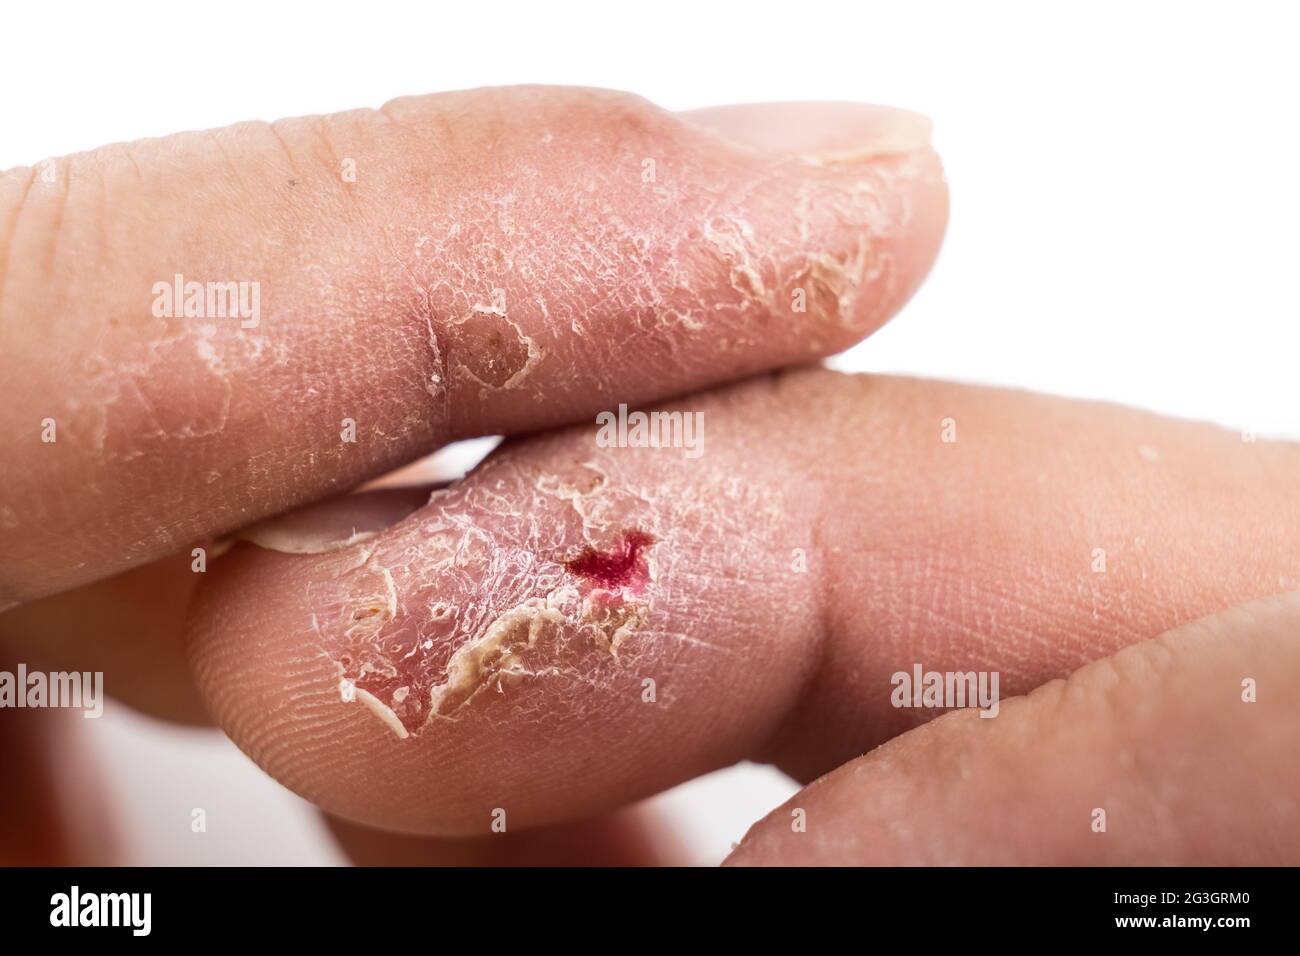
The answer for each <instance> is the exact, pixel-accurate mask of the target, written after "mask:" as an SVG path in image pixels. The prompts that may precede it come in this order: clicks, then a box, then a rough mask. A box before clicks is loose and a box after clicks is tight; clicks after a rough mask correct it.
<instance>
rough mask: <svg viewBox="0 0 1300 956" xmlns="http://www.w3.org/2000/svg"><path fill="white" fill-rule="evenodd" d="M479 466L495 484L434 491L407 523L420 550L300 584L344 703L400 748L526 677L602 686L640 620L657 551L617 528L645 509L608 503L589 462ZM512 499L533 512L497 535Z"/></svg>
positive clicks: (370, 553) (345, 565)
mask: <svg viewBox="0 0 1300 956" xmlns="http://www.w3.org/2000/svg"><path fill="white" fill-rule="evenodd" d="M485 467H486V470H487V473H488V474H489V475H495V476H497V478H499V480H480V481H477V482H467V483H464V484H461V485H458V486H454V487H451V488H448V489H445V490H444V491H441V492H438V493H435V495H434V496H433V499H432V500H431V502H430V505H429V507H428V508H426V509H425V511H424V512H421V513H420V514H419V515H418V516H416V517H415V518H414V519H413V520H414V521H415V527H417V528H418V529H419V532H418V534H419V535H420V537H419V545H418V547H413V548H412V547H406V548H402V549H398V550H394V549H388V548H385V547H384V546H383V545H382V544H379V545H376V544H374V543H371V542H366V543H363V544H360V545H358V546H356V547H351V548H346V549H344V550H342V551H339V552H337V554H336V556H335V557H334V558H333V560H334V562H335V573H334V576H333V577H332V579H327V578H317V579H316V580H315V581H313V582H312V584H311V585H309V592H308V598H309V601H310V604H311V606H312V609H313V611H312V613H313V627H314V631H315V634H316V637H317V640H316V643H317V645H318V646H319V647H320V648H321V650H322V652H324V653H326V654H328V655H329V657H330V658H331V659H332V660H333V661H334V662H335V664H336V666H337V668H338V680H339V695H340V700H341V701H342V702H343V703H347V704H353V703H358V702H359V703H362V704H364V705H365V706H366V708H367V709H368V710H369V711H370V712H372V713H373V714H375V715H376V716H377V717H378V718H379V719H380V720H381V721H382V722H383V723H384V724H385V725H386V726H388V727H389V729H391V730H392V731H393V732H394V733H395V734H396V736H398V737H399V738H407V737H414V736H418V735H420V734H421V733H422V732H423V731H424V730H425V729H426V728H427V727H428V726H429V724H430V723H432V722H435V721H438V720H445V719H453V720H454V719H457V718H458V717H459V716H461V715H462V712H463V711H464V708H466V707H467V706H468V705H470V704H471V702H473V701H474V700H475V699H476V698H478V697H479V696H480V695H481V694H482V693H483V692H484V691H489V690H491V691H495V692H497V693H502V694H504V693H506V692H507V691H508V690H509V688H510V687H511V686H513V685H516V684H518V683H519V682H521V681H523V680H527V679H530V678H539V677H559V678H562V679H565V680H570V681H573V682H575V683H578V684H587V685H598V684H602V683H603V682H605V681H606V680H608V679H610V674H609V673H608V672H607V668H608V666H609V665H610V664H611V663H612V664H616V665H619V666H622V665H623V663H624V662H622V661H620V660H619V652H620V649H621V648H626V646H627V644H628V642H629V641H631V640H632V639H633V637H634V635H635V634H636V633H637V632H638V631H640V630H641V629H642V628H643V627H644V626H645V624H646V623H647V621H648V620H649V616H650V606H651V600H652V582H653V577H654V569H653V565H652V563H651V561H650V558H649V553H648V552H649V550H650V549H651V548H652V547H653V546H654V544H655V542H656V541H657V538H656V536H655V534H652V533H651V532H650V531H648V530H643V527H642V525H641V522H640V520H639V518H638V520H637V521H636V522H635V523H632V522H630V521H629V520H628V519H629V518H632V517H635V516H637V515H644V514H645V504H646V503H645V502H644V501H642V500H641V499H639V498H636V497H632V496H629V495H628V494H627V493H625V492H618V493H614V492H612V491H611V489H610V488H609V487H608V483H607V479H606V477H605V475H604V473H603V471H602V469H601V468H600V467H599V466H597V465H596V464H595V463H593V462H577V463H574V465H573V466H572V469H571V470H568V469H565V470H563V471H562V472H560V473H550V472H548V473H539V472H536V471H532V470H527V469H520V468H517V467H514V465H513V463H512V462H511V459H510V456H509V454H508V453H504V454H501V455H499V456H497V457H496V458H495V459H494V461H493V462H492V463H490V464H488V465H487V466H485ZM516 494H524V495H526V496H527V500H528V501H529V506H528V507H526V508H520V509H519V510H516V511H513V512H512V513H510V514H507V515H505V519H506V520H505V527H493V526H494V525H499V524H500V522H501V517H502V511H501V508H502V504H503V502H505V501H508V500H511V497H513V496H514V495H516ZM467 515H468V516H472V517H467ZM616 522H617V523H616ZM620 526H621V527H620ZM647 527H652V525H647ZM574 542H580V543H581V544H580V545H579V546H575V544H574ZM594 543H600V544H601V545H602V547H596V546H595V544H594Z"/></svg>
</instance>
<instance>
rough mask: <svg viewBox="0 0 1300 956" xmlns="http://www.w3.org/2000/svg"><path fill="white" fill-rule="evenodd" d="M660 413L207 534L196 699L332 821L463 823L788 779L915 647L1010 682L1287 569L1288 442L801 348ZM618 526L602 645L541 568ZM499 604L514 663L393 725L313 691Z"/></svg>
mask: <svg viewBox="0 0 1300 956" xmlns="http://www.w3.org/2000/svg"><path fill="white" fill-rule="evenodd" d="M667 407H675V408H680V409H682V410H685V411H699V412H702V413H703V415H704V419H703V420H704V422H705V428H704V434H705V450H704V454H703V455H702V456H701V457H700V458H699V459H697V460H694V461H692V460H689V459H686V458H685V456H684V454H683V453H682V450H681V449H654V448H649V449H641V448H598V447H596V445H595V441H594V437H595V429H594V427H593V426H587V427H577V428H574V429H571V430H568V431H565V432H560V433H556V434H551V435H546V436H540V437H537V438H533V439H529V440H526V441H521V442H515V443H508V444H507V445H506V446H504V447H503V448H502V449H501V450H500V451H499V452H498V453H497V454H496V455H494V456H493V457H492V458H490V459H489V460H488V462H486V463H485V465H484V466H482V467H481V468H480V469H479V470H478V471H476V472H475V473H474V474H472V475H471V476H470V477H469V478H468V479H467V480H466V481H465V482H463V483H461V484H459V485H456V486H453V487H451V488H449V489H446V490H445V491H443V492H440V493H439V494H438V495H436V496H435V497H434V499H433V501H431V503H430V504H429V505H428V506H426V507H425V508H422V509H420V510H419V511H417V512H415V513H414V514H412V515H411V516H409V517H408V518H406V519H405V520H404V521H402V522H400V523H399V524H397V525H396V526H394V527H393V528H391V529H389V530H388V531H387V532H385V533H384V534H382V535H380V536H379V537H378V538H377V539H375V540H374V541H372V542H369V543H368V544H367V546H366V548H365V549H364V551H362V550H357V549H345V550H343V551H339V552H334V553H332V554H328V555H317V556H301V555H299V556H293V555H287V554H276V553H271V552H266V551H263V550H259V549H255V548H252V547H250V546H241V547H239V548H236V549H235V550H233V551H232V552H230V553H229V554H228V555H226V556H225V557H224V558H223V559H222V560H221V561H220V562H218V564H217V565H216V566H215V567H214V568H213V569H212V570H211V571H210V572H209V574H208V575H206V576H205V580H204V582H203V584H202V586H201V588H200V591H199V594H198V596H197V601H196V606H195V608H194V613H193V616H192V617H191V640H192V646H193V653H194V658H195V667H196V673H197V676H198V680H199V684H200V688H201V689H202V691H203V693H204V694H205V697H206V699H207V700H208V702H209V705H210V707H211V710H212V713H213V714H214V716H215V718H216V719H217V720H218V721H219V722H220V723H221V725H222V726H223V727H224V728H225V729H226V730H227V731H228V733H229V734H230V735H231V737H232V738H233V739H234V740H235V742H236V743H237V744H239V745H240V746H241V747H242V748H243V749H244V750H245V751H246V752H248V753H249V755H250V756H252V757H253V759H255V760H256V761H258V762H259V763H260V764H261V765H262V766H263V767H264V768H265V769H267V770H268V772H270V773H271V774H272V775H274V776H275V777H276V778H277V779H279V780H280V781H281V782H283V783H285V784H286V785H287V786H289V787H290V788H292V789H294V790H296V791H297V792H299V793H301V794H303V795H304V796H306V797H307V798H308V799H311V800H313V801H314V802H316V803H318V804H320V805H322V806H323V807H325V808H326V809H328V810H330V811H331V812H334V813H336V814H339V815H342V816H346V817H350V818H354V819H358V820H362V821H369V822H372V823H376V824H382V825H384V826H387V827H390V828H394V829H402V830H409V831H411V832H423V833H429V834H442V835H470V834H482V833H484V832H485V831H486V828H487V826H488V824H489V822H490V813H491V811H492V809H493V808H496V807H503V808H506V809H507V810H508V812H509V815H510V820H511V825H512V826H518V827H527V826H533V825H538V824H542V823H549V822H556V821H562V820H569V819H574V818H577V817H581V816H587V815H590V814H593V813H596V812H598V811H601V810H605V809H609V808H612V807H615V806H619V805H622V804H624V803H627V802H629V801H631V800H634V799H636V798H638V797H641V796H644V795H647V794H650V793H654V792H656V791H658V790H661V789H663V788H665V787H668V786H671V785H673V784H674V783H677V782H680V781H682V780H685V779H689V778H691V777H693V776H696V775H698V774H700V773H703V772H706V771H708V770H711V769H714V768H717V767H720V766H725V765H728V764H730V763H733V762H735V761H737V760H740V759H744V758H759V759H767V760H771V761H774V762H775V763H777V764H778V765H779V766H781V767H783V768H785V769H787V770H789V771H790V772H792V773H793V774H795V775H796V776H798V777H801V778H804V779H810V778H812V777H815V776H817V775H820V774H822V773H825V772H827V771H829V770H831V769H833V768H834V767H835V766H837V765H839V764H841V763H843V762H844V761H846V760H849V759H852V758H854V757H856V756H858V755H859V754H862V753H863V752H865V751H866V750H868V749H870V748H871V747H874V746H876V745H878V744H880V743H882V742H883V741H885V740H886V739H888V738H890V737H892V736H894V735H896V734H899V733H902V732H904V731H906V730H908V729H909V728H911V727H912V726H914V725H916V724H917V723H919V722H921V721H924V720H925V719H926V718H927V717H930V716H933V714H930V713H925V712H918V711H911V710H896V709H894V708H892V707H891V706H890V704H889V699H890V692H891V691H892V689H893V688H892V685H891V684H890V681H889V676H890V675H891V674H892V673H893V672H895V671H897V670H900V669H910V668H911V666H912V664H913V663H915V662H918V661H919V662H921V663H923V665H924V666H925V668H926V669H929V670H940V671H943V670H962V671H965V670H998V671H999V672H1000V673H1001V693H1002V694H1003V696H1004V697H1007V696H1011V695H1015V694H1021V693H1025V692H1028V691H1029V690H1031V689H1032V688H1034V687H1036V686H1038V685H1041V684H1043V683H1045V682H1046V681H1049V680H1052V679H1054V678H1059V677H1063V676H1065V675H1066V674H1068V673H1070V672H1071V671H1072V670H1074V669H1075V668H1077V667H1078V666H1080V665H1081V664H1083V663H1085V662H1087V661H1089V660H1095V659H1097V658H1099V657H1102V656H1104V655H1106V654H1109V653H1111V652H1114V651H1116V650H1118V649H1119V648H1121V647H1124V646H1126V645H1128V644H1132V643H1134V642H1137V641H1140V640H1143V639H1146V638H1149V637H1151V636H1153V635H1156V634H1160V633H1162V632H1164V631H1166V630H1169V629H1170V628H1172V627H1176V626H1178V625H1179V624H1182V623H1185V622H1187V621H1190V620H1193V619H1195V618H1198V617H1201V616H1204V615H1206V614H1209V613H1213V612H1215V611H1218V610H1221V609H1223V608H1225V607H1228V606H1231V605H1233V604H1237V603H1240V602H1242V601H1245V600H1248V599H1251V598H1256V597H1260V596H1263V595H1266V594H1270V593H1274V592H1277V591H1280V590H1286V589H1288V588H1292V587H1295V585H1296V583H1297V582H1300V554H1297V552H1296V548H1295V544H1294V543H1295V541H1296V539H1297V532H1298V531H1300V495H1298V494H1297V493H1296V492H1297V491H1298V490H1300V450H1298V449H1297V447H1296V446H1293V445H1287V444H1274V443H1267V442H1255V443H1246V442H1243V441H1242V440H1241V436H1240V435H1237V434H1235V433H1230V432H1226V431H1223V430H1220V429H1217V428H1213V427H1209V426H1205V425H1198V424H1192V423H1186V422H1178V421H1171V420H1168V419H1162V418H1159V417H1157V416H1153V415H1149V414H1145V413H1141V412H1137V411H1132V410H1128V409H1124V408H1119V407H1115V406H1109V405H1101V404H1096V403H1085V402H1071V401H1066V400H1061V399H1054V398H1047V397H1043V396H1036V395H1029V394H1024V393H1017V392H1010V391H1003V390H997V389H984V388H973V387H965V386H959V385H948V384H942V383H934V382H920V381H914V380H907V379H889V378H874V377H869V376H843V375H837V374H834V373H830V372H826V371H822V370H809V371H800V372H795V373H790V374H787V375H779V376H773V377H768V378H765V379H761V380H758V381H755V382H751V383H748V384H746V385H743V386H739V387H735V388H731V389H726V390H722V391H718V392H715V393H712V394H709V395H703V396H698V397H696V398H694V399H690V400H686V401H684V402H679V403H676V405H672V406H667ZM945 419H952V420H953V421H954V422H955V426H956V429H957V431H956V438H957V440H956V441H955V442H945V441H943V440H942V439H943V431H944V428H945ZM810 422H815V423H817V425H816V427H812V426H810V424H809V423H810ZM757 448H764V449H765V451H764V453H762V454H755V449H757ZM1207 462H1213V467H1207V465H1206V463H1207ZM629 528H636V529H639V530H642V531H645V532H648V533H649V534H650V535H651V536H652V537H653V539H654V541H655V543H654V544H653V546H651V547H649V548H648V549H647V550H646V556H647V559H648V561H649V563H650V583H649V584H648V585H647V587H646V591H645V593H644V594H642V595H635V594H632V595H626V594H622V595H616V596H615V598H614V600H613V604H614V605H615V606H620V607H623V608H624V609H627V608H633V609H638V608H639V610H637V611H636V614H637V615H641V616H640V617H636V615H633V617H634V619H635V620H636V621H637V623H636V626H635V627H634V628H633V630H632V632H631V634H629V635H626V636H625V638H624V639H623V640H622V641H621V643H618V646H617V648H616V650H617V654H614V653H611V650H610V646H609V645H610V643H611V642H610V641H609V638H610V636H611V635H610V631H611V630H612V628H609V627H604V628H603V629H602V627H601V626H597V627H595V628H593V627H591V626H590V625H591V620H590V619H589V618H588V617H587V616H586V615H585V612H584V610H583V609H584V608H586V607H588V604H586V603H584V602H583V600H582V598H583V597H591V594H590V592H589V591H584V588H587V587H589V583H584V582H583V581H581V580H574V579H573V576H572V575H569V574H568V573H567V571H566V569H565V566H564V565H565V562H566V561H570V560H572V559H573V558H574V557H575V556H576V555H578V554H580V553H581V552H582V550H583V549H584V548H585V547H588V546H591V547H595V548H598V549H600V550H603V551H614V550H616V549H617V546H618V543H619V542H620V540H621V535H622V534H623V533H624V531H626V530H627V529H629ZM1098 548H1101V549H1104V551H1105V556H1106V566H1105V571H1104V573H1098V572H1097V571H1096V570H1095V567H1096V564H1095V562H1096V560H1097V557H1096V549H1098ZM800 552H802V555H803V561H805V562H806V570H804V571H801V570H799V567H800V558H799V555H800ZM569 587H574V588H576V589H577V591H578V598H579V599H578V600H572V599H570V600H566V599H565V598H564V595H565V594H566V593H567V592H566V588H569ZM548 598H549V599H550V600H548ZM593 606H600V607H604V606H605V605H593ZM447 607H452V608H456V609H458V610H457V613H458V614H460V615H463V616H460V617H450V616H448V615H447V613H446V612H445V610H442V609H445V608H447ZM521 608H522V609H523V610H521ZM358 612H359V613H358ZM503 621H504V622H506V623H507V624H508V625H510V626H509V627H507V628H506V629H505V631H506V633H508V634H510V635H512V638H511V641H510V642H507V643H508V646H510V647H511V648H513V649H514V650H515V651H517V655H515V656H514V657H511V658H510V659H508V660H506V661H505V662H504V663H503V664H502V666H500V667H498V668H496V669H493V667H492V666H491V664H492V662H491V661H488V664H489V666H487V667H486V668H485V670H484V672H483V674H482V675H481V676H483V677H484V680H483V683H482V686H481V689H480V692H479V693H478V694H477V696H473V697H470V698H467V699H459V698H458V699H455V700H453V701H452V703H453V704H454V707H453V708H452V712H450V713H448V714H446V715H444V717H443V718H434V719H433V720H432V721H431V722H429V723H428V724H426V725H423V726H420V725H418V724H417V725H414V726H412V727H411V728H406V729H407V736H406V737H405V738H400V737H399V736H398V734H397V733H395V732H394V726H395V725H394V722H393V721H391V720H387V721H386V720H385V719H383V718H382V716H381V715H380V712H379V711H378V710H377V709H375V708H373V707H371V706H369V705H368V704H367V703H366V702H365V701H364V700H363V699H360V698H356V699H352V700H345V699H344V696H345V695H343V694H341V692H340V679H341V677H343V676H347V675H351V676H352V677H358V678H359V682H358V683H357V685H356V686H357V687H362V686H370V687H371V688H372V689H373V690H374V691H375V693H377V694H380V695H383V694H391V693H392V692H393V690H395V689H396V687H397V686H399V685H400V686H405V687H407V688H408V694H407V698H406V699H407V700H410V699H411V695H412V694H416V696H417V697H419V696H420V695H422V694H424V693H425V692H426V691H430V690H432V689H434V688H436V687H437V686H438V681H439V679H441V678H445V677H446V669H447V666H448V664H449V662H452V661H453V660H454V659H455V658H454V655H455V653H456V652H457V651H458V650H460V649H461V648H462V646H463V645H465V643H466V642H467V641H470V642H471V644H472V642H474V641H481V640H483V639H484V638H485V637H486V636H490V635H492V634H496V635H497V636H498V637H500V635H501V633H502V630H501V628H497V630H496V631H493V625H494V624H499V623H500V622H503ZM534 621H540V622H541V624H539V625H538V627H539V628H540V629H539V630H538V631H537V632H536V633H534V632H533V631H532V630H530V628H531V626H532V624H533V622H534ZM601 623H602V625H603V624H606V623H607V619H602V621H601ZM602 637H603V638H604V639H605V640H604V642H603V643H602ZM529 639H531V640H532V644H531V646H530V645H528V644H527V641H528V640H529ZM426 640H427V641H430V642H431V643H430V644H429V645H428V646H425V645H424V643H423V642H424V641H426ZM344 661H345V662H346V663H345V664H343V663H340V662H344ZM366 665H369V666H370V669H369V670H367V669H366ZM349 668H350V669H349ZM385 669H387V670H388V671H390V672H391V673H388V674H382V675H381V676H382V677H383V679H382V680H378V679H376V675H377V674H381V672H383V671H384V670H385ZM366 675H369V676H366ZM646 678H651V679H653V680H654V681H655V682H656V699H655V701H654V702H653V703H650V702H647V701H646V699H645V698H644V696H643V695H644V691H645V684H644V681H645V679H646ZM368 681H369V682H370V683H367V682H368ZM498 685H499V690H498ZM417 692H418V693H417ZM390 699H391V697H386V698H383V700H390ZM424 699H425V700H427V699H428V697H427V696H425V698H424Z"/></svg>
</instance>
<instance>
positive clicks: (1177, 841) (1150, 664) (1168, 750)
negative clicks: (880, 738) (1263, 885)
mask: <svg viewBox="0 0 1300 956" xmlns="http://www.w3.org/2000/svg"><path fill="white" fill-rule="evenodd" d="M1247 682H1249V683H1247ZM1297 727H1300V594H1291V595H1289V596H1286V597H1278V598H1271V599H1263V600H1260V601H1258V602H1255V603H1252V604H1250V605H1247V606H1245V607H1237V608H1233V609H1231V610H1229V611H1225V612H1221V613H1220V614H1217V615H1215V616H1213V617H1210V618H1206V619H1203V620H1200V621H1196V622H1194V623H1192V624H1188V625H1184V626H1183V627H1181V628H1178V629H1177V630H1174V631H1171V632H1170V633H1168V634H1165V635H1164V636H1162V637H1160V638H1157V639H1155V640H1152V641H1146V642H1143V643H1140V644H1137V645H1134V646H1133V647H1129V648H1126V649H1125V650H1122V651H1120V652H1119V653H1118V654H1116V655H1114V656H1113V657H1108V658H1106V659H1104V660H1100V661H1097V662H1095V663H1093V664H1089V665H1088V666H1086V667H1084V668H1082V669H1081V670H1079V671H1077V672H1075V673H1074V674H1073V675H1072V676H1071V677H1070V679H1069V680H1068V681H1054V682H1052V683H1050V684H1048V685H1046V686H1045V687H1041V688H1039V689H1038V690H1035V691H1034V692H1033V693H1031V694H1030V695H1029V696H1028V697H1023V698H1018V699H1016V700H1012V701H1004V702H1003V703H1002V706H1001V708H1000V711H999V713H998V716H997V718H996V719H993V720H983V719H981V718H980V717H979V716H978V715H977V714H976V713H975V712H972V711H963V712H961V713H954V714H949V715H948V716H946V717H944V718H943V719H942V720H936V721H934V722H932V723H930V724H927V725H926V726H924V727H921V728H918V729H916V730H913V731H911V732H909V733H907V734H905V735H904V736H902V737H899V738H896V739H895V740H892V741H890V742H889V743H887V744H885V745H884V746H883V747H881V748H879V749H878V750H875V751H873V752H872V753H870V754H868V755H866V756H865V757H861V758H859V759H857V760H854V761H853V762H851V763H849V764H848V765H846V766H844V767H841V768H840V769H838V770H835V771H834V772H832V773H830V774H829V775H827V776H825V777H823V778H821V779H820V780H818V781H817V782H816V783H814V784H812V785H811V786H809V787H807V788H805V789H804V790H802V791H800V792H799V793H798V794H796V795H795V796H794V797H793V798H791V800H790V801H789V802H788V803H787V804H786V805H785V806H783V807H780V808H779V809H777V810H774V811H773V812H772V813H771V814H769V815H768V816H767V817H766V818H765V819H763V820H762V821H760V822H759V823H757V824H756V825H755V826H754V827H753V828H752V829H751V830H750V832H749V833H748V835H746V837H745V839H744V840H743V841H742V842H741V844H740V846H739V847H738V848H737V850H736V851H735V852H734V853H733V854H732V856H731V857H730V858H729V859H728V862H729V863H733V864H751V865H753V864H760V865H761V864H783V865H845V864H850V865H851V864H871V865H887V866H888V865H905V864H923V865H959V866H960V865H972V864H978V865H985V866H987V865H1031V866H1058V865H1074V866H1079V865H1084V866H1093V865H1103V866H1104V865H1112V866H1114V865H1119V866H1127V865H1145V866H1234V865H1237V866H1239V865H1243V864H1252V865H1260V864H1264V865H1279V864H1280V865H1287V864H1290V865H1294V864H1295V863H1297V862H1298V861H1300V810H1297V807H1296V802H1295V800H1294V799H1293V795H1294V794H1295V793H1296V792H1297V790H1298V789H1300V760H1298V759H1297V757H1298V756H1300V738H1297ZM794 820H799V821H800V822H799V824H798V825H797V826H794V825H792V822H793V821H794Z"/></svg>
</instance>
